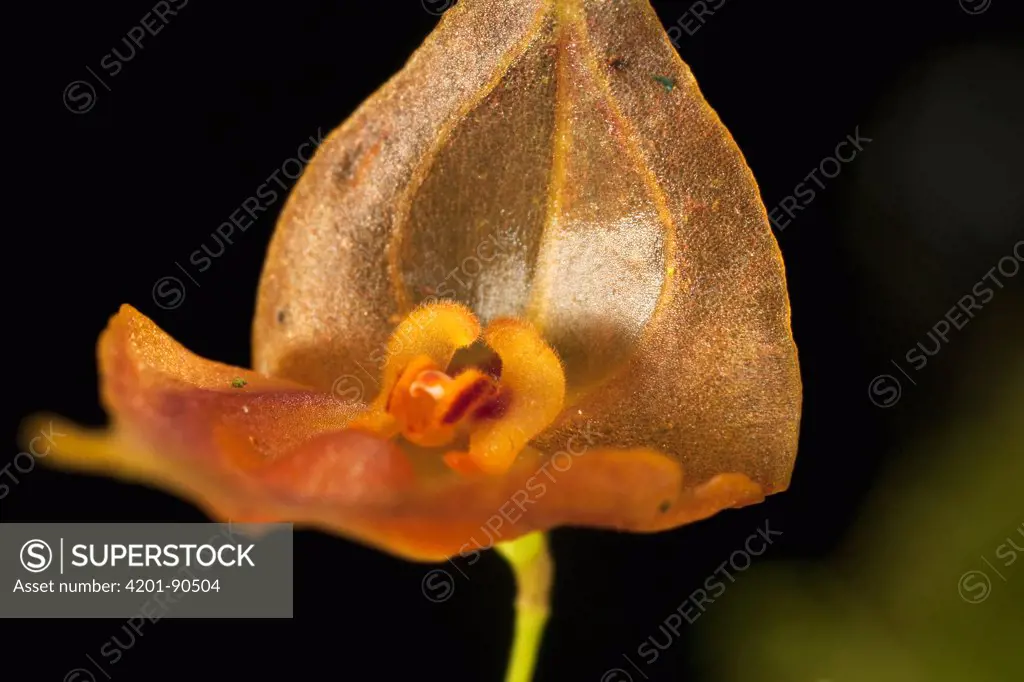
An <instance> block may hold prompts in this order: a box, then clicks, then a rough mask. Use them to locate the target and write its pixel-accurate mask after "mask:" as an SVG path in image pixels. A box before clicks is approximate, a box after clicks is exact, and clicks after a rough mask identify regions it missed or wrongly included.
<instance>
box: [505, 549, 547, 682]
mask: <svg viewBox="0 0 1024 682" xmlns="http://www.w3.org/2000/svg"><path fill="white" fill-rule="evenodd" d="M496 549H497V550H498V552H499V553H500V554H501V555H502V556H504V557H505V559H506V560H507V561H508V563H509V565H510V566H511V567H512V573H513V575H514V576H515V580H516V603H515V632H514V634H513V636H512V652H511V654H510V656H509V663H508V670H507V672H506V675H505V682H530V681H531V680H532V679H533V671H534V668H535V667H536V665H537V654H538V653H539V651H540V643H541V639H542V638H543V636H544V626H545V625H547V621H548V616H549V614H550V603H551V599H550V597H551V584H552V578H553V575H554V562H553V561H552V559H551V554H550V553H549V552H548V542H547V536H546V535H545V534H544V533H542V532H537V533H531V534H529V535H524V536H523V537H521V538H519V539H517V540H512V541H510V542H503V543H501V544H499V545H497V546H496Z"/></svg>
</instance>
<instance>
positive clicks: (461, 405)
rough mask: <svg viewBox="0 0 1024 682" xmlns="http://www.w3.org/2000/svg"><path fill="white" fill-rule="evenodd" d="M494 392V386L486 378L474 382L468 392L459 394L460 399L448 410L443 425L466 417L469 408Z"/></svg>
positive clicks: (453, 402)
mask: <svg viewBox="0 0 1024 682" xmlns="http://www.w3.org/2000/svg"><path fill="white" fill-rule="evenodd" d="M493 390H494V385H493V384H492V383H491V382H490V380H489V379H487V378H486V377H480V378H479V379H477V380H476V381H474V382H473V383H472V384H470V386H469V387H468V388H466V390H464V391H463V392H462V393H460V394H459V397H458V398H456V399H455V400H453V401H452V404H451V407H449V408H448V412H446V413H445V415H444V417H442V418H441V423H442V424H444V425H446V426H447V425H451V424H454V423H456V422H458V421H459V420H461V419H462V418H463V417H464V416H466V412H468V411H469V408H470V407H471V406H473V405H474V404H476V403H477V402H479V400H480V398H482V397H484V396H485V395H486V394H487V393H489V392H491V391H493Z"/></svg>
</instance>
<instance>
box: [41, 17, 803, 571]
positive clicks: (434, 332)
mask: <svg viewBox="0 0 1024 682" xmlns="http://www.w3.org/2000/svg"><path fill="white" fill-rule="evenodd" d="M253 357H254V364H255V368H254V370H246V369H239V368H234V367H229V366H226V365H223V364H219V363H216V362H212V361H209V360H204V359H202V358H199V357H197V356H195V355H193V354H192V353H190V352H189V351H187V350H186V349H185V348H183V347H182V346H181V345H179V344H178V343H177V342H175V341H174V340H173V339H171V338H170V337H168V336H167V335H166V334H165V333H164V332H162V331H161V330H160V329H159V328H158V327H157V326H156V325H155V324H154V323H153V322H151V321H150V320H148V319H147V318H146V317H144V316H143V315H142V314H141V313H139V312H138V311H136V310H135V309H134V308H131V307H129V306H124V307H123V308H122V310H121V311H120V312H119V313H118V314H117V315H116V316H115V317H114V318H113V319H112V320H111V322H110V325H109V327H108V328H107V330H106V331H105V332H104V334H103V336H102V337H101V339H100V343H99V363H100V372H101V376H102V396H103V401H104V405H105V407H106V408H107V410H108V412H109V414H110V415H111V417H112V421H113V423H112V425H111V426H110V428H109V429H107V430H104V431H88V430H83V429H79V428H77V427H74V426H72V425H69V424H66V423H59V424H57V425H56V426H55V427H54V428H55V430H56V431H57V432H60V433H63V434H65V435H64V436H62V437H61V438H59V439H58V442H57V447H56V449H55V450H54V451H53V452H52V453H51V454H52V457H50V458H48V461H55V462H56V463H57V464H58V465H61V466H65V467H68V468H72V469H78V470H87V471H99V472H103V473H107V474H110V475H114V476H118V477H121V478H125V479H128V480H136V481H141V482H145V483H149V484H153V485H156V486H159V487H161V488H166V489H168V490H171V491H173V492H175V493H177V494H179V495H181V496H183V497H185V498H187V499H189V500H192V501H194V502H195V503H197V504H199V505H201V506H202V507H203V508H204V509H205V510H207V511H208V512H209V513H210V514H211V515H212V516H214V517H216V518H221V519H223V518H230V519H232V520H234V521H292V522H295V523H296V524H300V525H307V526H312V527H317V528H321V529H325V530H328V531H333V532H337V533H340V534H342V535H345V536H347V537H351V538H354V539H356V540H358V541H361V542H365V543H367V544H370V545H373V546H376V547H379V548H381V549H383V550H385V551H389V552H392V553H394V554H397V555H400V556H404V557H407V558H411V559H425V560H433V559H440V558H444V557H447V556H450V555H453V554H456V553H459V552H465V551H467V549H472V548H475V545H474V544H473V543H477V544H479V543H480V541H481V540H482V539H483V538H485V537H486V538H489V539H490V540H491V541H504V540H511V539H513V538H516V537H518V536H521V535H523V534H525V533H528V532H530V531H534V530H538V529H548V528H551V527H554V526H561V525H585V526H596V527H603V528H612V529H620V530H629V531H638V532H651V531H659V530H664V529H667V528H672V527H675V526H678V525H680V524H683V523H687V522H690V521H694V520H697V519H701V518H706V517H708V516H710V515H712V514H714V513H716V512H718V511H720V510H722V509H725V508H729V507H736V506H742V505H745V504H750V503H753V502H756V501H759V500H761V499H763V496H764V495H765V494H770V493H774V492H778V491H780V490H783V489H784V488H785V487H786V486H787V484H788V481H789V476H790V473H791V470H792V466H793V461H794V458H795V454H796V443H797V432H798V427H799V417H800V402H801V388H800V377H799V369H798V365H797V357H796V349H795V346H794V344H793V340H792V336H791V333H790V328H789V305H788V300H787V296H786V287H785V275H784V271H783V265H782V261H781V258H780V255H779V251H778V247H777V245H776V243H775V240H774V238H773V236H772V234H771V231H770V229H769V226H768V220H767V216H766V214H765V209H764V206H763V205H762V203H761V201H760V198H759V196H758V191H757V185H756V183H755V182H754V178H753V177H752V175H751V173H750V170H749V169H748V168H747V166H746V164H745V162H744V160H743V157H742V155H741V154H740V152H739V150H738V149H737V148H736V145H735V144H734V142H733V141H732V139H731V137H730V136H729V133H728V132H727V131H726V129H725V127H724V126H723V125H722V123H721V122H720V121H719V119H718V117H717V116H716V115H715V113H714V112H713V111H712V110H711V109H710V107H709V106H708V105H707V103H706V102H705V101H704V99H703V98H702V96H701V94H700V91H699V90H698V88H697V85H696V83H695V82H694V78H693V75H692V74H691V73H690V70H689V69H688V68H687V67H686V65H685V64H683V63H682V62H681V61H680V60H679V57H678V56H677V54H676V52H675V50H674V49H673V47H672V45H671V43H670V41H669V40H668V37H667V35H666V34H665V32H664V30H663V28H662V26H661V25H660V23H659V21H658V18H657V17H656V15H655V14H654V12H653V10H652V9H651V7H650V6H649V4H648V2H647V0H462V2H460V3H458V5H456V6H455V7H454V8H453V9H451V10H450V11H449V12H448V13H447V14H446V15H445V16H444V18H443V19H442V21H441V23H440V25H439V26H438V28H437V29H436V30H435V31H434V33H433V34H431V35H430V37H429V38H428V39H427V40H426V42H425V43H424V44H423V46H422V47H420V49H419V50H418V51H417V52H416V53H415V54H414V55H413V56H412V58H411V59H410V60H409V63H408V64H407V65H406V67H405V68H404V69H403V70H402V71H401V72H400V73H398V74H397V75H396V76H395V77H394V78H392V79H391V80H390V81H389V82H388V83H387V84H385V85H384V86H383V87H382V88H381V89H380V90H379V91H378V92H377V93H376V94H374V95H373V96H372V97H371V98H370V99H369V100H368V101H367V102H366V103H365V104H363V105H362V106H361V107H360V108H359V110H358V111H356V112H355V113H354V114H353V115H352V117H351V118H350V119H349V120H348V121H347V122H346V123H345V124H344V125H342V126H341V127H340V128H339V129H338V130H336V131H335V132H334V133H333V134H332V135H331V136H330V137H329V138H328V139H327V140H326V141H325V143H324V144H323V146H322V147H321V149H320V150H319V151H318V153H317V155H316V157H315V158H314V160H313V161H312V163H311V164H310V165H309V167H308V168H307V170H306V172H305V174H304V175H303V177H302V178H301V180H300V181H299V183H298V185H297V187H296V188H295V190H294V191H293V192H292V195H291V197H290V198H289V200H288V203H287V205H286V206H285V209H284V211H283V214H282V216H281V218H280V221H279V223H278V226H277V230H276V233H275V235H274V237H273V240H272V242H271V245H270V250H269V253H268V256H267V260H266V263H265V267H264V271H263V277H262V281H261V283H260V289H259V299H258V306H257V313H256V318H255V321H254V325H253ZM44 419H45V418H44ZM27 428H28V429H29V430H30V431H31V430H32V428H33V427H32V425H28V427H27ZM471 539H472V540H471Z"/></svg>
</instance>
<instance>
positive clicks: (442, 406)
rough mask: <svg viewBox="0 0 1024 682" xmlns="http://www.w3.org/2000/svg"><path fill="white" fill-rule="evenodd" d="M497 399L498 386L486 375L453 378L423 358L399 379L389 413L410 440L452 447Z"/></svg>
mask: <svg viewBox="0 0 1024 682" xmlns="http://www.w3.org/2000/svg"><path fill="white" fill-rule="evenodd" d="M497 396H498V385H497V383H496V382H495V381H494V379H492V378H491V377H489V376H487V375H486V374H484V373H483V372H480V371H479V370H476V369H467V370H465V371H463V372H461V373H459V374H457V375H455V376H454V377H452V376H449V375H448V374H445V373H444V372H442V371H441V370H440V369H439V368H438V367H437V365H436V364H435V363H434V361H433V360H431V359H430V358H429V357H428V356H426V355H421V356H418V357H417V358H416V359H414V360H413V361H412V362H411V363H409V365H407V366H406V368H405V370H403V371H402V373H401V374H400V375H399V378H398V383H396V384H395V387H394V389H392V391H391V395H390V397H389V399H388V403H387V407H386V409H387V412H388V414H390V415H392V416H393V417H394V418H395V419H396V420H397V422H398V425H399V428H400V429H401V432H402V435H403V436H404V437H405V438H406V439H407V440H409V441H411V442H413V443H415V444H416V445H421V446H423V447H439V446H442V445H448V444H450V443H451V442H452V441H453V440H454V439H455V436H456V434H457V432H458V430H459V428H460V427H462V426H465V425H467V423H469V422H471V421H472V420H473V419H474V417H475V416H476V415H477V413H478V411H479V410H480V409H481V408H483V407H485V406H486V405H488V404H490V403H494V402H495V401H496V400H497Z"/></svg>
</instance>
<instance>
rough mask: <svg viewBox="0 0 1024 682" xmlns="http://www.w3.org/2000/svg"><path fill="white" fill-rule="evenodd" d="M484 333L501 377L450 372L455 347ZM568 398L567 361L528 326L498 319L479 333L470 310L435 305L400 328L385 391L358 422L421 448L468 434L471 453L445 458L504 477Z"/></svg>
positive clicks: (415, 313) (463, 469) (455, 453)
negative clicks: (562, 362) (494, 355)
mask: <svg viewBox="0 0 1024 682" xmlns="http://www.w3.org/2000/svg"><path fill="white" fill-rule="evenodd" d="M481 336H482V340H483V342H484V343H485V344H486V345H487V346H489V347H490V349H491V350H492V351H494V353H495V354H496V355H497V356H498V358H499V359H500V360H501V378H500V380H496V379H494V378H492V377H491V376H489V375H488V374H486V373H484V372H482V371H480V370H479V369H476V368H468V369H464V370H462V371H460V372H457V373H455V374H454V375H452V374H448V373H447V372H446V371H445V369H447V368H448V366H449V365H450V364H451V361H452V358H453V357H454V355H455V353H456V351H458V350H459V349H462V348H468V347H470V346H471V345H472V344H473V343H474V342H476V340H477V339H479V338H481ZM442 368H444V369H442ZM564 400H565V373H564V372H563V370H562V364H561V362H560V361H559V359H558V356H557V355H556V354H555V351H554V350H552V348H551V347H550V346H549V345H548V344H547V343H546V342H545V341H544V340H543V338H541V336H540V334H538V332H537V331H536V330H535V329H534V328H533V326H532V325H531V324H529V323H528V322H524V321H522V320H517V319H500V320H494V321H493V322H491V324H490V325H489V326H488V327H487V329H485V330H483V333H482V335H481V329H480V323H479V322H478V321H477V319H476V317H475V316H474V315H473V314H472V313H471V312H470V311H469V310H467V309H466V308H465V307H463V306H461V305H458V304H454V303H435V304H433V305H426V306H422V307H420V308H417V309H416V310H414V311H413V312H412V313H410V314H409V315H408V316H407V317H406V318H405V319H404V320H402V321H401V322H400V323H399V325H398V327H397V328H396V329H395V331H394V333H393V334H392V336H391V340H390V341H389V343H388V360H387V363H386V364H385V366H384V380H383V382H382V391H381V393H380V394H379V395H378V396H377V400H376V401H375V402H374V404H373V406H371V408H370V409H369V410H368V411H367V413H366V414H364V415H363V417H361V418H360V419H358V420H357V424H354V426H355V425H358V426H359V427H362V428H364V429H368V430H371V431H374V432H376V433H378V434H380V435H385V436H388V437H391V436H397V435H401V436H402V437H403V438H405V439H406V440H408V441H409V442H411V443H414V444H416V445H419V446H422V447H444V446H447V445H450V444H452V443H453V442H454V441H455V439H456V437H457V436H459V435H460V434H468V436H469V447H468V450H467V451H464V452H463V451H453V452H449V453H447V454H446V455H445V456H444V461H445V463H446V464H448V466H449V467H451V468H452V469H455V470H457V471H460V472H462V473H481V472H482V473H488V474H500V473H504V472H505V471H507V470H508V468H509V467H510V466H511V465H512V462H513V461H515V458H516V456H517V455H518V454H519V453H520V452H521V451H522V449H523V448H524V447H526V445H527V443H529V441H530V440H531V439H532V438H533V437H534V436H536V435H537V434H538V433H540V432H541V431H542V430H544V429H545V428H546V427H547V426H548V425H549V424H551V423H552V422H553V421H554V420H555V418H556V417H557V416H558V415H559V413H560V412H561V411H562V404H563V402H564Z"/></svg>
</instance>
